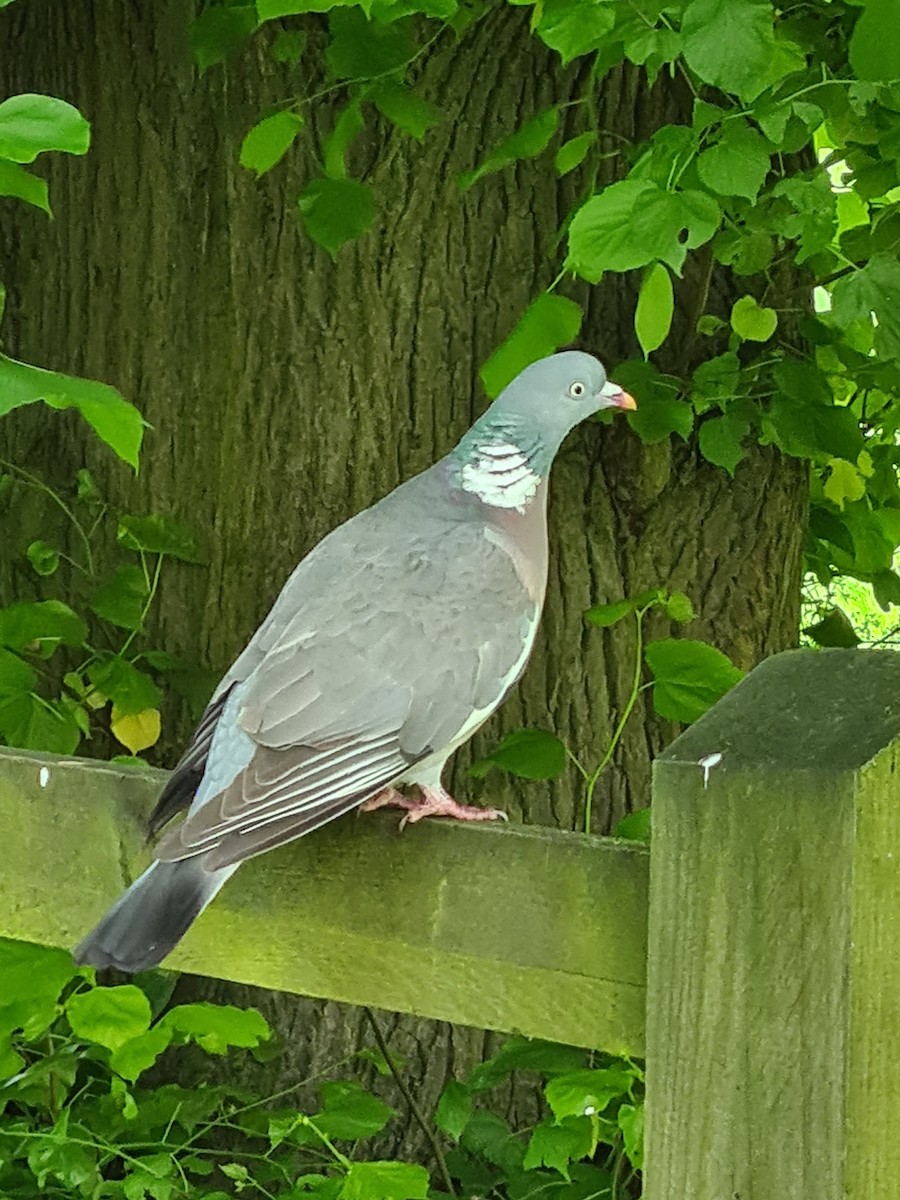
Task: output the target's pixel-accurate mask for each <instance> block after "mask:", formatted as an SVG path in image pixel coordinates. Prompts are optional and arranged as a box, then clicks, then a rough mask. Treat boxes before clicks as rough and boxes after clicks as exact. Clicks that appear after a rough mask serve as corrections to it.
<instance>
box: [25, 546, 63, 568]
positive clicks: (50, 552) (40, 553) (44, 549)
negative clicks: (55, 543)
mask: <svg viewBox="0 0 900 1200" xmlns="http://www.w3.org/2000/svg"><path fill="white" fill-rule="evenodd" d="M25 556H26V558H27V559H28V561H29V562H30V563H31V565H32V567H33V568H34V571H35V574H37V575H43V576H47V575H53V574H55V573H56V570H57V568H58V567H59V551H58V550H54V549H53V547H52V546H49V545H48V544H47V543H46V542H42V541H41V540H40V539H38V540H37V541H36V542H32V543H31V544H30V545H29V547H28V549H27V550H26V551H25Z"/></svg>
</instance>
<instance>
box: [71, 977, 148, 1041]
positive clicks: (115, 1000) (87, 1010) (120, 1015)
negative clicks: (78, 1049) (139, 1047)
mask: <svg viewBox="0 0 900 1200" xmlns="http://www.w3.org/2000/svg"><path fill="white" fill-rule="evenodd" d="M66 1016H67V1017H68V1019H69V1024H70V1025H71V1026H72V1032H73V1033H74V1034H75V1036H76V1037H79V1038H83V1039H84V1040H85V1041H88V1042H96V1043H97V1045H100V1046H106V1048H107V1049H108V1050H117V1049H118V1048H119V1047H120V1046H122V1045H124V1043H125V1042H127V1041H129V1040H130V1039H131V1038H135V1037H138V1036H139V1035H140V1034H142V1033H146V1032H147V1030H148V1028H149V1027H150V1001H149V1000H148V999H147V997H146V996H145V995H144V993H143V992H142V991H141V989H140V988H139V987H135V986H134V984H131V983H128V984H124V985H122V986H121V987H97V988H92V989H91V990H90V991H89V992H78V993H76V994H75V995H74V996H70V997H69V999H68V1001H67V1002H66Z"/></svg>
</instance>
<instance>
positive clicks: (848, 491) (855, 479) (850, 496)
mask: <svg viewBox="0 0 900 1200" xmlns="http://www.w3.org/2000/svg"><path fill="white" fill-rule="evenodd" d="M828 465H829V467H830V468H831V473H830V475H829V476H828V479H827V480H826V481H825V487H824V488H823V491H824V492H825V497H826V499H828V500H830V501H831V502H832V504H836V505H837V506H838V508H843V507H844V501H845V500H851V501H852V500H861V499H862V498H863V496H864V495H865V493H866V481H865V479H864V478H863V476H862V475H861V474H860V472H859V471H858V470H857V468H856V467H854V465H853V463H849V462H847V461H846V460H845V459H843V458H833V459H831V461H830V462H829V464H828Z"/></svg>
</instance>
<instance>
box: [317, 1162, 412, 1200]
mask: <svg viewBox="0 0 900 1200" xmlns="http://www.w3.org/2000/svg"><path fill="white" fill-rule="evenodd" d="M427 1195H428V1172H427V1171H426V1170H425V1168H424V1167H418V1166H414V1165H413V1164H411V1163H401V1162H351V1163H350V1166H349V1169H348V1171H347V1174H346V1176H345V1178H344V1182H343V1185H342V1187H341V1190H340V1191H339V1192H338V1200H373V1197H375V1196H377V1197H378V1200H426V1197H427Z"/></svg>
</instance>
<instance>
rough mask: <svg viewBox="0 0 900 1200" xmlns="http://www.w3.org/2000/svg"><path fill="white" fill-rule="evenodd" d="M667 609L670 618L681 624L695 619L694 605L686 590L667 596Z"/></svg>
mask: <svg viewBox="0 0 900 1200" xmlns="http://www.w3.org/2000/svg"><path fill="white" fill-rule="evenodd" d="M665 610H666V616H667V617H668V618H669V620H670V621H677V622H678V624H679V625H686V624H687V623H688V621H693V619H694V617H695V616H696V613H695V612H694V606H693V604H691V601H690V598H689V597H688V596H686V595H685V594H684V592H672V594H671V595H670V596H668V597H667V598H666V603H665Z"/></svg>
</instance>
